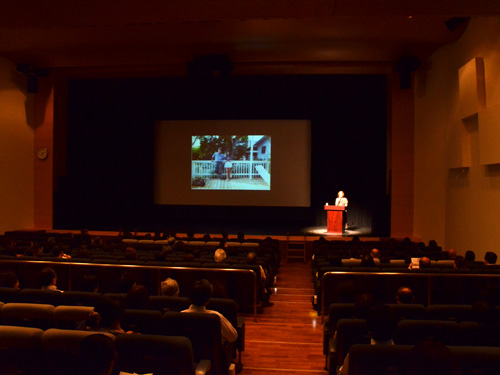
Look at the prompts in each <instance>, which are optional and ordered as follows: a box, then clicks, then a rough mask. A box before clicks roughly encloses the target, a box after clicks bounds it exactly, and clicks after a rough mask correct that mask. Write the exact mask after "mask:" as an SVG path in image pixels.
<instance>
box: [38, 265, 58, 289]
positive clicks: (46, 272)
mask: <svg viewBox="0 0 500 375" xmlns="http://www.w3.org/2000/svg"><path fill="white" fill-rule="evenodd" d="M56 283H57V275H56V272H55V271H54V270H53V269H52V268H50V267H47V268H44V269H43V270H42V272H40V284H41V286H42V288H43V287H47V286H52V285H56Z"/></svg>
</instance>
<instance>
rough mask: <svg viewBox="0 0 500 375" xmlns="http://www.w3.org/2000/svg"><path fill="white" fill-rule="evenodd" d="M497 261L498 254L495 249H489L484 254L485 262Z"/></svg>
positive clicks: (492, 262) (493, 262)
mask: <svg viewBox="0 0 500 375" xmlns="http://www.w3.org/2000/svg"><path fill="white" fill-rule="evenodd" d="M496 262H497V255H496V254H495V253H494V252H493V251H488V252H486V254H485V255H484V263H485V264H495V263H496Z"/></svg>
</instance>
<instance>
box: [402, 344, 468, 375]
mask: <svg viewBox="0 0 500 375" xmlns="http://www.w3.org/2000/svg"><path fill="white" fill-rule="evenodd" d="M404 374H405V375H422V374H425V375H445V374H446V375H459V374H460V367H459V366H458V363H457V361H456V359H455V358H454V357H453V354H452V353H451V351H450V349H448V348H447V347H446V346H445V345H444V344H443V343H442V342H439V341H430V340H426V341H422V342H420V343H419V344H417V345H415V347H414V348H413V349H412V350H411V352H410V355H409V357H408V364H407V366H406V372H405V373H404Z"/></svg>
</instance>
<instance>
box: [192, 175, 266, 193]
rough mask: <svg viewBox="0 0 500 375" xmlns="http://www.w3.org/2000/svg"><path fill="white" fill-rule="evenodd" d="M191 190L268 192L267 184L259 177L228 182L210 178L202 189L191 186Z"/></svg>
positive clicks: (238, 178)
mask: <svg viewBox="0 0 500 375" xmlns="http://www.w3.org/2000/svg"><path fill="white" fill-rule="evenodd" d="M192 189H195V190H203V189H215V190H219V189H222V190H270V187H269V185H268V184H266V183H265V182H264V180H263V179H262V178H260V177H254V178H253V179H249V178H244V177H233V178H231V179H230V180H227V179H225V177H224V179H218V178H211V179H208V180H207V183H206V185H205V186H204V187H197V186H192Z"/></svg>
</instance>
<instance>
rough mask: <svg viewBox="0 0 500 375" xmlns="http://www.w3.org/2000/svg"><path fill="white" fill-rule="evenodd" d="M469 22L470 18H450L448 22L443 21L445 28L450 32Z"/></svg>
mask: <svg viewBox="0 0 500 375" xmlns="http://www.w3.org/2000/svg"><path fill="white" fill-rule="evenodd" d="M469 20H470V17H452V18H450V19H449V20H448V21H445V23H444V24H445V25H446V28H447V29H448V30H450V31H452V32H453V31H455V30H456V29H458V28H459V27H460V26H462V25H464V24H465V23H468V22H469Z"/></svg>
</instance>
